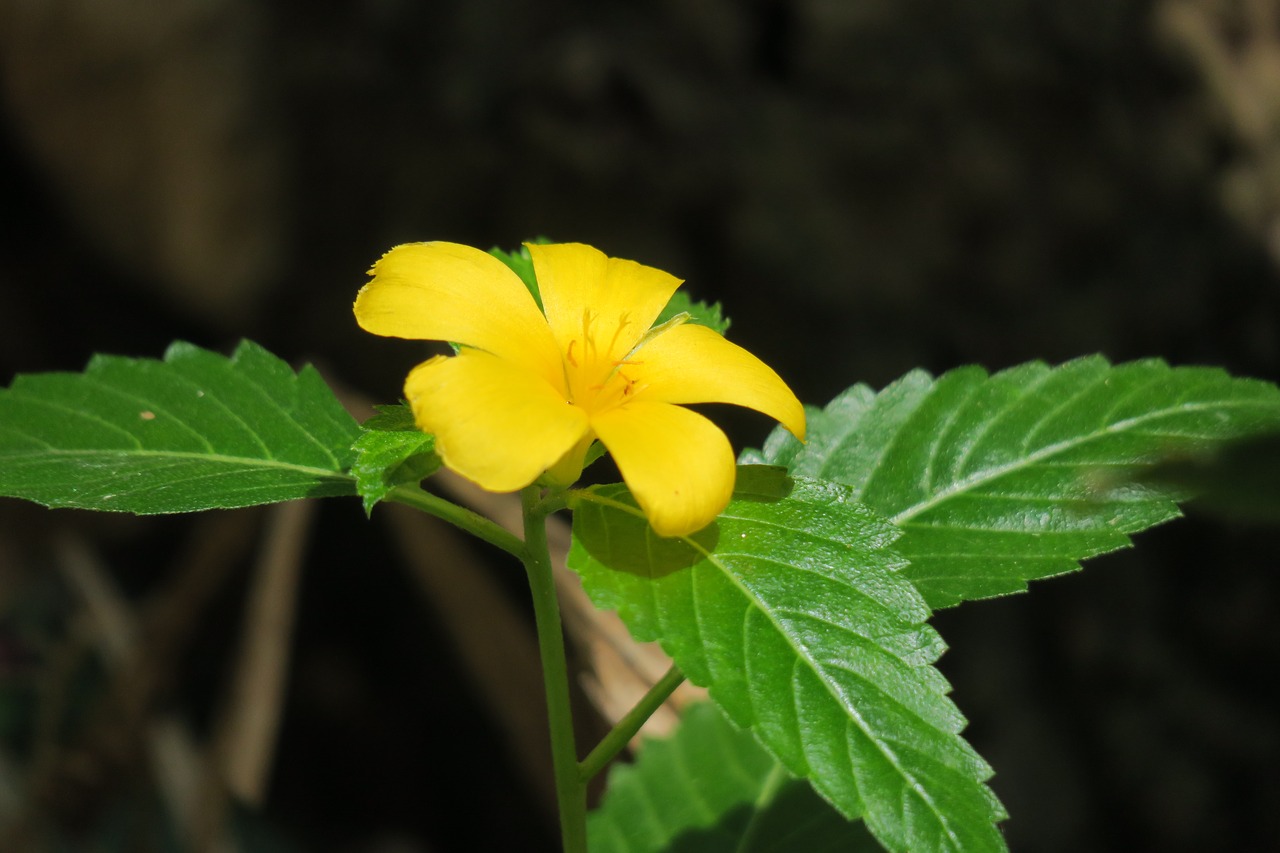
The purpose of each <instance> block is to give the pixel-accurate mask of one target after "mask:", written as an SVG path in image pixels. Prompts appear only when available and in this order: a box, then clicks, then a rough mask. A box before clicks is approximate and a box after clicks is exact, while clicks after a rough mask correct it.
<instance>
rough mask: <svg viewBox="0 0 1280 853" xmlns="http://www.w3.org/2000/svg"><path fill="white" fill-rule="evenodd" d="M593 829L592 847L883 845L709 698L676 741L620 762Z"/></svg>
mask: <svg viewBox="0 0 1280 853" xmlns="http://www.w3.org/2000/svg"><path fill="white" fill-rule="evenodd" d="M587 835H588V841H589V844H588V846H589V847H590V848H591V853H795V851H804V853H824V851H830V853H836V851H840V853H860V851H865V853H874V851H879V850H881V849H882V848H881V847H880V845H879V844H878V843H876V840H875V839H874V838H873V837H872V836H871V835H870V834H869V833H868V832H867V830H866V828H865V827H864V826H863V825H862V823H861V822H860V821H847V820H845V819H844V818H843V817H841V815H840V813H839V812H837V811H836V810H835V809H833V808H831V806H830V805H829V804H828V803H827V802H826V801H825V800H823V799H822V798H821V797H819V796H818V795H817V794H815V793H814V792H813V788H811V787H810V786H809V784H808V783H807V782H805V781H804V780H801V779H796V778H795V777H793V776H792V775H791V774H789V773H787V772H786V770H784V769H783V768H782V766H781V765H780V764H778V763H777V762H776V761H774V760H773V758H772V757H770V755H769V753H767V752H765V750H764V749H763V748H761V746H760V745H759V744H758V743H756V740H755V738H753V737H752V736H751V734H750V733H749V732H744V731H742V730H741V729H738V728H736V727H735V726H734V725H733V724H732V723H730V722H729V721H728V720H727V719H725V716H724V714H722V713H721V712H720V711H719V710H718V709H717V708H716V707H715V706H714V705H712V704H710V703H706V702H703V703H699V704H696V705H693V706H691V707H690V708H689V709H688V710H687V711H685V713H684V716H683V718H682V719H681V721H680V726H679V728H677V729H676V731H675V734H674V735H672V736H671V737H670V738H667V739H665V740H648V741H646V742H645V745H644V749H643V750H642V751H641V752H640V757H639V759H638V760H637V761H636V763H635V764H619V765H615V766H614V768H613V769H612V770H611V771H610V772H609V784H608V786H607V788H606V790H605V795H604V800H603V801H602V802H601V804H600V807H599V808H598V809H596V810H595V811H593V812H592V813H591V814H590V815H589V817H588V822H587Z"/></svg>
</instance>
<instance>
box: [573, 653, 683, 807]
mask: <svg viewBox="0 0 1280 853" xmlns="http://www.w3.org/2000/svg"><path fill="white" fill-rule="evenodd" d="M683 683H684V673H683V672H681V671H680V667H678V666H675V665H674V664H672V666H671V669H669V670H667V672H666V674H665V675H663V676H662V678H659V679H658V680H657V682H655V683H654V685H653V686H652V687H650V688H649V692H648V693H646V694H644V697H643V698H642V699H641V700H640V701H639V702H637V703H636V706H635V707H634V708H632V709H631V710H630V711H628V712H627V715H626V716H625V717H623V718H622V719H621V720H618V723H617V725H615V726H614V727H613V728H612V729H611V730H610V731H609V733H608V734H607V735H605V736H604V738H603V739H601V741H600V743H598V744H596V748H595V749H593V750H591V753H590V754H589V755H588V756H587V757H586V758H584V759H582V762H581V763H580V764H579V765H578V774H579V776H581V777H582V781H583V782H584V783H585V782H587V781H589V780H590V779H591V778H592V777H593V776H595V775H596V774H597V773H599V772H600V771H601V770H603V769H604V767H605V765H606V764H608V763H609V762H610V761H612V760H613V757H614V756H615V755H617V754H618V753H619V752H621V751H622V750H623V748H624V747H625V746H626V745H627V743H628V742H630V740H631V739H632V738H633V737H635V736H636V732H638V731H640V727H641V726H643V725H644V724H645V721H647V720H648V719H649V718H650V717H652V716H653V712H654V711H656V710H658V708H659V707H661V705H662V703H663V702H665V701H667V697H668V696H670V695H671V694H672V693H674V692H675V689H676V688H677V687H679V686H680V685H681V684H683Z"/></svg>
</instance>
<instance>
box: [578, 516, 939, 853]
mask: <svg viewBox="0 0 1280 853" xmlns="http://www.w3.org/2000/svg"><path fill="white" fill-rule="evenodd" d="M584 498H586V499H588V500H591V501H595V502H598V503H602V504H605V505H607V506H609V507H611V508H613V509H617V510H620V511H623V512H627V513H629V514H631V515H633V516H636V517H638V518H644V513H643V512H642V511H641V510H640V509H639V508H638V507H632V506H628V505H627V504H624V503H622V502H620V501H615V500H613V499H612V498H607V497H604V496H603V495H599V494H597V493H586V494H584ZM737 520H741V521H747V522H752V521H754V519H751V518H747V517H739V518H738V519H737ZM680 538H681V539H682V540H683V541H684V542H685V543H686V544H687V545H689V546H690V547H691V548H693V549H694V550H695V551H697V552H698V553H699V554H701V555H702V556H703V558H704V559H706V560H707V561H708V562H709V563H711V565H713V566H715V567H716V568H717V569H719V570H720V572H721V574H723V575H724V576H725V577H726V578H727V579H728V580H729V582H730V583H732V584H733V585H734V586H735V587H737V588H738V589H739V590H740V592H741V593H742V595H743V597H744V598H745V599H746V600H747V601H749V602H752V603H753V604H754V606H755V609H756V610H757V611H758V612H759V613H760V614H761V615H763V616H764V617H765V618H766V619H767V620H768V621H769V622H770V624H772V625H773V627H774V629H775V630H776V631H777V632H778V634H779V635H780V636H782V637H783V638H784V639H785V640H786V641H787V645H788V646H789V647H790V648H792V649H793V650H794V651H795V654H796V657H797V658H800V659H802V660H804V661H805V662H806V663H807V664H808V666H809V669H810V671H811V672H813V673H814V675H816V676H817V678H818V680H819V681H821V682H822V684H823V686H824V687H825V688H826V690H827V695H828V696H830V698H831V699H832V701H834V702H835V703H836V705H837V706H839V707H840V708H842V709H846V710H847V711H848V714H849V717H848V719H849V721H850V722H853V723H854V724H855V725H857V727H858V728H859V729H860V730H861V731H862V734H863V735H864V736H865V737H866V738H867V740H868V741H870V742H871V743H872V744H874V745H875V748H876V750H877V751H879V752H880V754H881V755H883V756H884V757H885V760H886V761H888V762H889V763H890V765H892V766H893V768H894V770H896V771H897V773H898V775H899V777H900V778H901V779H902V780H903V782H904V783H905V784H906V785H907V787H908V789H909V790H911V791H913V792H915V794H916V796H917V797H919V799H920V800H921V801H922V802H924V803H925V805H926V806H928V808H929V811H930V812H931V813H932V814H933V815H934V818H935V819H936V821H937V824H938V826H939V827H940V828H941V829H942V830H943V832H945V833H946V836H947V838H949V839H950V840H951V841H952V843H953V844H956V845H957V846H958V845H959V843H960V839H959V837H958V836H957V835H956V834H955V831H954V830H953V829H952V828H951V825H950V823H949V822H948V821H947V820H946V818H945V816H944V815H943V814H942V811H941V810H940V809H939V808H938V806H937V804H936V803H935V802H934V800H933V798H932V797H931V796H929V792H928V791H927V790H926V788H925V787H924V786H922V785H921V784H920V782H919V780H918V779H916V777H915V776H914V775H913V774H912V773H910V772H909V771H908V770H907V769H906V768H905V767H904V766H903V765H902V763H901V761H900V760H899V758H898V755H897V753H896V752H894V751H893V750H892V749H890V748H889V747H888V745H887V744H885V743H884V742H883V741H882V739H881V738H879V737H877V736H876V735H875V733H874V732H873V731H872V730H871V728H870V726H869V724H868V723H867V721H866V719H865V718H864V717H863V716H862V715H861V714H860V713H859V712H858V709H857V708H855V707H853V706H852V705H847V704H846V703H845V702H843V701H841V699H840V695H839V692H838V691H836V690H835V688H834V685H832V683H831V681H830V679H828V678H827V674H826V672H825V670H824V668H823V667H822V666H820V665H819V664H818V662H817V661H815V660H814V659H813V658H812V657H810V656H809V655H808V653H807V649H803V648H796V646H795V644H794V643H793V642H791V638H790V635H789V634H788V633H787V632H786V631H785V630H783V627H782V626H781V625H780V624H779V623H778V620H777V619H775V618H774V614H773V613H772V612H771V611H770V610H769V608H767V607H764V606H763V604H762V602H761V601H760V600H759V598H758V597H757V596H756V595H755V594H754V593H753V592H752V591H751V590H750V589H748V588H747V587H745V586H743V585H742V583H741V582H740V581H739V580H738V577H737V576H736V575H735V574H734V573H733V572H732V571H731V570H730V569H729V567H728V566H725V565H724V564H722V563H721V562H719V561H718V560H716V559H715V556H714V555H712V554H711V553H710V552H709V551H707V549H705V548H703V547H702V545H700V544H699V543H698V542H696V541H694V540H693V539H691V538H689V537H680ZM655 594H656V593H655ZM699 630H701V629H699ZM888 653H889V654H892V652H888ZM886 696H887V698H888V699H889V700H890V701H893V702H895V703H896V704H901V703H898V702H897V700H896V699H894V698H893V697H892V696H888V695H887V694H886ZM904 710H907V711H908V713H910V714H911V715H912V716H913V717H915V718H916V719H918V720H920V722H921V724H922V725H926V726H929V727H930V728H936V727H935V726H933V725H932V724H931V723H929V722H928V721H926V720H924V719H923V718H921V717H919V715H917V714H915V712H913V711H911V710H910V709H907V708H905V707H904ZM850 761H851V763H852V759H851V758H850Z"/></svg>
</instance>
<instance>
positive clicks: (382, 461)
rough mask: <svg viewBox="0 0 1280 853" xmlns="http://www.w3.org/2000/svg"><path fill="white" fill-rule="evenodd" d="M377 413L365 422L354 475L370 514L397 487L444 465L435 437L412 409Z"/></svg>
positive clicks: (386, 409)
mask: <svg viewBox="0 0 1280 853" xmlns="http://www.w3.org/2000/svg"><path fill="white" fill-rule="evenodd" d="M377 410H378V414H376V415H374V416H373V417H371V418H369V420H367V421H365V422H364V426H363V427H362V429H363V430H364V431H363V432H362V433H361V434H360V437H359V438H358V439H356V442H355V444H354V445H353V447H354V449H355V452H356V461H355V464H354V465H352V466H351V473H352V474H354V475H355V478H356V491H357V492H358V493H359V494H360V497H361V498H363V499H364V511H365V512H366V513H369V512H372V511H373V507H374V505H375V504H377V503H378V501H380V500H382V499H383V498H385V497H386V496H387V493H389V492H390V491H391V490H392V489H394V488H395V487H396V486H399V485H402V484H404V483H419V482H421V481H422V480H424V479H426V478H427V477H430V476H431V475H432V474H434V473H435V472H436V471H439V470H440V465H441V462H440V457H439V456H438V455H437V454H436V452H435V443H436V441H435V436H433V435H430V434H428V433H425V432H423V431H422V430H420V429H418V425H417V424H416V423H414V420H413V412H412V411H410V410H409V407H408V406H406V405H403V404H401V405H398V406H378V407H377Z"/></svg>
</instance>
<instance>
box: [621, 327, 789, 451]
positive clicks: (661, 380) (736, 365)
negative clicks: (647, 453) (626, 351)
mask: <svg viewBox="0 0 1280 853" xmlns="http://www.w3.org/2000/svg"><path fill="white" fill-rule="evenodd" d="M630 361H631V363H630V364H627V365H625V366H624V367H623V368H622V371H623V373H624V374H625V375H626V377H627V378H628V379H630V380H632V381H634V383H635V385H634V386H633V387H634V389H635V390H634V392H633V393H634V394H635V395H636V397H637V398H640V399H644V400H655V401H662V402H664V403H732V404H734V405H736V406H746V407H747V408H748V409H755V410H756V411H757V412H763V413H764V414H766V415H769V416H770V417H772V418H773V419H775V420H777V421H778V422H779V423H781V424H782V425H783V426H785V427H786V428H787V429H789V430H791V433H792V434H793V435H794V436H796V437H797V438H799V439H801V440H803V439H804V431H805V423H804V406H803V405H802V404H801V403H800V401H799V400H798V399H797V398H796V395H795V394H793V393H792V392H791V389H790V388H788V387H787V383H785V382H783V381H782V378H781V377H779V376H778V374H777V373H774V371H773V368H771V367H769V365H767V364H765V363H764V362H763V361H761V360H760V359H758V358H756V357H755V356H754V355H752V354H751V353H749V352H747V351H746V350H745V349H743V348H742V347H740V346H738V345H737V344H734V343H730V342H729V341H727V340H725V339H724V338H723V337H721V336H720V335H718V334H716V333H715V332H713V331H712V330H711V329H708V328H707V327H706V326H695V325H693V324H692V323H686V324H684V325H683V326H677V327H675V328H674V329H668V330H667V331H665V332H663V333H662V334H660V335H657V336H656V337H654V338H653V340H651V341H649V342H648V343H647V344H645V345H644V346H643V347H641V348H640V349H639V350H637V351H636V353H635V354H634V355H632V356H631V360H630Z"/></svg>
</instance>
